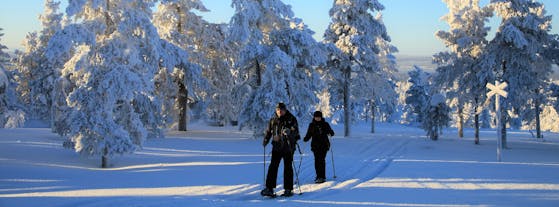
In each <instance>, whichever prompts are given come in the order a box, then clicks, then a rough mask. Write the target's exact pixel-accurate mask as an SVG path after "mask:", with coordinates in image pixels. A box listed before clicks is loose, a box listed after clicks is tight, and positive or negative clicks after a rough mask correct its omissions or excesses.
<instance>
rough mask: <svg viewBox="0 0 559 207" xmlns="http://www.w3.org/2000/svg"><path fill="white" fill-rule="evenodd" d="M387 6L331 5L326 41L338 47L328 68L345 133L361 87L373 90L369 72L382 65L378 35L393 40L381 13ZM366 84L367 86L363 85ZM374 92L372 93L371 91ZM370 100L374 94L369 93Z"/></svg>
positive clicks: (369, 2)
mask: <svg viewBox="0 0 559 207" xmlns="http://www.w3.org/2000/svg"><path fill="white" fill-rule="evenodd" d="M383 9H384V6H383V5H382V4H380V3H379V2H378V1H377V0H335V1H334V3H333V6H332V8H331V9H330V18H331V22H330V25H329V26H328V29H327V30H326V32H325V34H324V42H325V43H327V44H333V45H335V47H336V50H335V51H332V54H331V58H330V61H329V62H330V63H329V68H330V70H332V71H331V72H330V74H331V76H330V78H329V80H328V81H329V88H330V92H331V93H332V98H333V99H334V101H332V102H331V104H334V105H336V107H334V108H339V109H343V111H344V114H343V117H344V136H349V134H350V131H349V129H350V127H349V125H350V122H351V119H352V117H354V115H353V112H352V111H353V110H354V109H353V108H352V106H354V105H363V103H366V102H363V101H360V100H358V99H359V98H361V97H359V96H357V95H356V94H360V93H361V92H362V91H361V90H371V87H372V86H371V85H369V84H370V83H371V82H368V80H367V79H366V76H367V75H366V74H368V73H375V72H377V71H378V70H379V68H380V65H379V61H378V58H377V54H378V53H379V51H380V48H379V45H378V38H381V39H383V40H386V41H390V37H389V36H388V34H387V33H386V28H385V26H384V24H383V23H382V21H381V20H380V18H379V17H380V15H379V16H375V15H378V13H379V12H380V11H382V10H383ZM363 86H367V87H363ZM371 95H373V94H371ZM366 99H367V100H368V101H371V100H374V98H373V97H371V96H369V97H366Z"/></svg>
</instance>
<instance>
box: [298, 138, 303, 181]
mask: <svg viewBox="0 0 559 207" xmlns="http://www.w3.org/2000/svg"><path fill="white" fill-rule="evenodd" d="M297 149H299V157H300V159H299V168H297V174H299V173H300V172H301V165H302V164H303V155H304V153H303V152H302V151H301V147H300V146H299V143H297ZM297 182H299V181H297Z"/></svg>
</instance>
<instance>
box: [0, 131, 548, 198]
mask: <svg viewBox="0 0 559 207" xmlns="http://www.w3.org/2000/svg"><path fill="white" fill-rule="evenodd" d="M404 129H406V130H415V129H409V128H404ZM397 130H398V133H394V132H395V131H397ZM45 131H48V130H45ZM386 131H387V132H385V133H378V134H375V135H371V134H359V135H357V136H353V137H348V138H342V137H335V138H333V139H332V140H331V142H332V150H333V151H334V159H335V160H334V164H335V171H336V175H337V178H335V179H334V178H333V175H334V174H333V169H332V167H333V163H332V154H331V153H332V152H331V151H330V152H328V154H327V156H326V176H327V182H325V183H322V184H314V181H313V180H314V177H315V170H314V156H313V153H312V152H311V150H310V143H309V142H302V141H301V142H299V144H300V146H301V149H302V150H303V153H304V154H303V155H301V154H299V152H298V151H297V152H295V157H294V165H295V167H294V170H296V171H297V170H300V171H298V172H299V183H295V185H294V193H295V195H294V196H293V197H291V198H283V197H279V196H278V197H277V198H263V197H261V196H260V190H261V189H263V187H264V186H263V184H262V182H263V177H262V176H263V172H262V171H263V169H262V167H263V164H264V163H263V160H262V156H263V154H262V147H261V145H260V143H261V140H259V139H256V140H255V139H247V138H246V137H242V136H239V134H233V133H229V131H223V132H221V133H220V132H211V133H207V134H205V133H204V131H203V130H201V131H192V132H191V133H192V134H194V136H193V135H182V134H177V135H174V136H173V135H171V136H168V137H167V138H166V139H157V140H149V141H148V142H147V144H146V146H145V148H144V149H143V150H141V151H138V152H137V153H135V154H134V155H130V156H125V157H121V158H118V159H117V160H115V163H114V167H112V168H109V169H101V168H98V167H97V164H98V163H97V159H95V160H90V159H82V158H79V157H76V156H75V155H72V153H71V152H68V151H66V150H65V149H63V148H62V147H60V146H59V145H58V144H59V143H60V141H61V139H50V138H49V139H45V137H50V135H48V133H45V132H38V133H35V132H33V133H31V132H27V131H18V130H4V131H3V132H9V133H3V135H2V138H3V139H2V140H1V141H0V142H1V143H3V144H4V145H0V147H4V148H0V149H4V150H3V152H1V153H0V162H1V163H0V164H2V165H4V166H5V167H6V168H5V169H6V170H8V172H9V173H6V174H3V175H2V174H0V207H3V206H5V205H9V204H22V205H17V206H37V204H41V205H43V204H44V205H43V206H56V207H66V206H67V207H70V206H72V207H74V206H79V207H94V206H134V207H153V206H168V207H175V206H199V207H205V206H208V207H217V206H265V205H268V204H270V205H271V206H306V205H312V206H332V205H335V206H338V205H350V206H362V205H372V206H484V205H483V204H493V203H497V204H498V202H504V203H505V204H506V203H507V201H499V200H495V201H494V200H493V199H492V200H491V201H485V203H484V202H478V203H468V202H466V200H459V201H455V200H448V201H446V200H443V201H439V200H437V199H434V200H433V199H432V200H424V199H423V194H421V193H423V192H425V191H419V192H417V191H411V189H416V188H419V187H421V188H422V189H427V191H428V190H429V189H433V190H439V189H448V190H447V191H445V193H446V195H453V194H454V192H456V191H457V190H461V191H466V196H464V197H463V199H464V198H468V196H469V195H470V194H468V193H469V191H471V189H475V188H477V189H478V190H485V191H487V190H491V191H493V190H501V191H503V190H505V191H511V190H523V191H526V190H530V192H531V193H532V194H533V195H534V198H536V197H537V196H539V197H537V198H538V199H542V200H545V199H550V200H551V201H554V200H558V199H556V196H557V195H559V191H557V189H559V183H558V182H555V181H554V179H551V183H546V181H548V182H549V181H550V180H542V179H532V178H527V179H519V178H517V177H515V175H508V176H495V175H493V176H494V177H495V178H493V176H490V177H479V178H478V177H470V176H464V175H462V177H460V175H461V174H458V175H456V176H457V177H456V178H455V177H452V176H451V177H446V176H441V175H442V174H441V175H430V176H425V175H422V174H421V173H419V174H420V175H422V176H419V177H414V176H415V174H414V175H412V176H410V177H409V178H407V177H406V176H407V175H408V174H407V173H406V172H404V173H402V174H404V176H403V177H399V176H395V177H394V174H395V172H396V175H400V174H399V172H400V171H398V170H401V169H407V168H406V167H409V166H410V164H411V165H415V164H413V163H419V162H421V163H427V165H431V166H437V165H440V164H437V163H439V162H440V163H441V164H442V163H444V164H445V166H446V167H447V168H450V169H453V168H452V167H453V166H456V165H464V166H470V167H471V166H479V165H482V166H483V168H482V167H478V168H475V169H484V170H485V169H486V168H487V166H488V165H497V166H494V167H493V168H495V169H498V168H502V167H508V168H510V169H518V170H519V171H518V173H524V171H523V170H525V169H524V168H518V167H515V166H516V165H518V164H522V165H530V166H532V165H533V166H534V167H539V168H538V169H543V170H547V171H544V172H546V173H547V174H546V176H548V177H549V176H550V174H552V173H551V172H549V169H553V168H556V167H557V166H559V164H558V163H557V161H556V159H554V158H552V157H553V156H554V155H556V153H555V149H557V144H556V142H549V143H535V144H534V145H516V146H515V147H516V148H514V149H515V152H519V153H522V152H524V151H535V150H538V153H545V154H544V155H549V156H543V155H542V157H544V158H545V157H550V156H551V157H550V159H547V160H545V161H543V162H534V161H535V160H540V157H535V158H537V159H526V160H524V159H518V157H519V156H518V155H514V154H513V152H512V151H510V152H509V151H505V153H506V154H505V155H506V156H505V158H506V159H507V160H509V159H510V160H511V161H512V160H513V158H514V159H515V160H516V161H514V162H510V161H509V162H505V163H500V162H494V161H492V160H493V159H484V158H480V157H476V156H477V155H468V156H461V155H462V154H464V152H469V151H472V150H473V151H472V152H479V153H486V152H487V150H486V149H490V152H491V153H489V154H484V155H483V157H491V158H493V157H494V155H493V150H494V147H493V145H491V146H489V145H488V144H485V143H486V142H488V141H487V140H484V145H479V146H469V145H466V143H470V140H461V141H460V140H457V139H446V140H442V141H440V142H439V143H431V142H429V140H426V139H425V138H424V137H423V136H419V135H418V134H419V133H417V132H415V131H402V130H401V129H400V128H398V129H396V130H390V131H389V130H386ZM18 133H19V135H18ZM27 133H29V135H32V136H28V135H27ZM420 133H422V132H421V131H420ZM42 134H47V135H46V136H42ZM517 136H518V135H517ZM214 137H215V138H214ZM515 139H517V138H515ZM520 141H521V142H525V141H523V140H522V138H521V139H520ZM459 142H460V143H459ZM515 142H518V139H517V141H514V140H513V142H512V143H515ZM536 144H537V145H536ZM449 146H451V147H450V148H448V147H449ZM457 146H459V147H457ZM33 149H34V150H36V151H30V150H33ZM270 150H271V147H270V146H269V145H268V147H267V151H266V170H267V168H268V167H269V162H270V159H271V157H270V156H271V154H270ZM542 150H543V151H542ZM410 153H411V154H410ZM418 153H419V154H420V155H422V156H421V157H417V158H416V157H413V156H410V155H417V154H418ZM431 154H434V155H435V156H432V155H431ZM21 155H25V156H21ZM440 155H442V156H440ZM449 155H451V156H454V158H452V159H446V158H443V157H445V156H449ZM480 156H481V155H480ZM513 156H514V157H513ZM538 156H540V155H538ZM471 157H473V158H471ZM522 157H524V155H522ZM301 158H302V159H303V160H302V162H301ZM533 160H534V161H533ZM299 165H300V166H299ZM447 168H441V169H447ZM416 169H422V168H421V167H420V168H416ZM394 170H396V171H394ZM458 170H460V169H458ZM526 170H527V169H526ZM228 171H230V172H228ZM526 172H528V171H526ZM37 173H39V174H37ZM41 173H45V175H42V174H41ZM228 173H230V174H228ZM455 173H456V172H455ZM485 173H489V175H491V174H492V173H490V172H485ZM59 174H63V175H59ZM387 174H388V176H387ZM223 175H229V176H223ZM294 175H295V173H294ZM526 175H529V174H526ZM215 176H218V177H217V179H214V178H216V177H215ZM391 176H392V177H391ZM86 177H89V178H87V179H93V180H95V179H100V178H108V180H106V181H103V180H99V182H90V181H85V180H86ZM404 178H405V179H404ZM152 179H153V180H152ZM406 179H409V180H406ZM547 179H549V178H547ZM294 180H295V182H296V177H295V178H294ZM449 180H450V181H449ZM453 180H458V181H453ZM277 183H278V186H277V188H276V189H275V191H276V194H278V195H280V194H282V193H283V163H282V164H280V168H279V170H278V178H277ZM389 184H391V185H389ZM520 184H523V185H520ZM394 185H396V186H394ZM417 186H419V187H417ZM392 187H397V188H392ZM367 188H368V189H372V188H375V190H373V193H375V194H376V195H377V196H378V195H380V196H378V197H375V198H374V199H367V198H363V196H362V195H368V194H364V189H367ZM398 188H400V189H402V190H404V191H407V192H415V193H417V194H416V195H412V197H411V199H410V198H408V200H406V201H401V202H400V200H397V199H392V198H391V197H389V198H385V197H384V196H383V193H384V195H386V194H388V195H391V194H390V193H392V192H393V190H395V189H398ZM379 189H382V191H378V190H379ZM299 190H301V191H302V193H303V194H302V195H298V194H299V192H300V191H299ZM538 190H539V191H542V190H547V191H548V192H538ZM501 191H499V192H496V193H494V194H484V195H485V196H489V197H488V198H506V197H498V194H500V193H502V192H501ZM355 192H357V193H358V195H356V196H355V198H357V199H352V197H351V195H353V194H354V193H355ZM489 193H491V192H489ZM434 194H436V195H437V196H439V192H434ZM428 195H430V194H428ZM510 195H511V194H510V193H509V194H506V196H510ZM344 196H350V197H349V199H348V198H346V197H344ZM341 197H344V198H342V199H340V198H341ZM361 199H363V200H361ZM358 200H361V201H358ZM51 201H52V202H51ZM509 203H510V201H509ZM540 203H541V202H540ZM548 203H549V202H548ZM476 204H480V205H476ZM544 204H545V202H544ZM9 206H13V205H9Z"/></svg>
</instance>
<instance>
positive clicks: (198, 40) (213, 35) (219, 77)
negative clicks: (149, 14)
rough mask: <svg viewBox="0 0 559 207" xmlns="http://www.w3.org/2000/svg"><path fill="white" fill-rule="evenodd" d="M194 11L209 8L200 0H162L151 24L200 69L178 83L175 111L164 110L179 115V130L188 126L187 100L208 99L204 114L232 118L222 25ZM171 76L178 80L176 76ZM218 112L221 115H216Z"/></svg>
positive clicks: (228, 67)
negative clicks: (184, 51)
mask: <svg viewBox="0 0 559 207" xmlns="http://www.w3.org/2000/svg"><path fill="white" fill-rule="evenodd" d="M195 11H198V12H208V11H209V10H208V9H206V7H205V6H204V5H203V3H202V2H201V1H199V0H164V1H162V2H161V4H160V5H159V6H158V9H157V12H156V13H155V15H154V24H155V25H156V26H157V28H158V32H159V34H160V35H161V36H162V38H163V39H165V40H167V41H169V42H171V43H172V44H174V45H177V46H179V47H180V48H182V49H184V50H186V51H187V52H188V54H189V56H188V61H189V62H191V63H193V64H196V65H198V66H200V68H201V72H202V74H192V75H189V77H191V78H189V79H188V82H186V85H185V84H181V83H180V82H179V84H178V85H177V87H178V90H179V91H183V92H182V93H181V94H177V95H176V96H177V97H178V98H179V99H180V100H177V104H176V106H177V107H175V108H174V110H170V111H168V112H167V113H166V114H169V115H170V116H173V115H178V117H175V119H176V120H178V130H179V131H186V129H187V127H186V122H187V121H186V119H187V117H186V115H187V111H186V110H187V109H188V107H187V105H186V104H187V100H189V102H191V103H206V104H208V103H207V102H209V105H208V109H207V110H206V111H207V114H208V115H207V116H209V117H221V118H218V121H220V122H225V120H229V119H231V117H232V114H231V113H230V112H231V111H232V107H233V105H232V104H231V99H229V98H228V96H227V94H230V92H229V91H228V89H230V88H231V87H232V85H233V83H232V81H233V78H232V74H231V70H230V68H231V64H232V63H230V59H231V58H228V55H229V54H231V53H232V52H231V50H230V48H229V47H227V45H226V44H225V43H224V40H225V29H224V28H225V25H223V24H212V23H209V22H207V21H205V20H204V19H203V18H202V17H201V16H199V15H197V14H196V13H195ZM202 75H203V76H202ZM174 79H175V80H180V79H179V78H178V77H174ZM206 79H207V80H208V81H209V84H210V85H211V86H212V87H211V88H210V87H209V86H208V83H207V82H206ZM210 89H211V90H210ZM174 96H175V95H174V94H173V97H174ZM210 99H211V100H210ZM198 113H200V112H198ZM218 114H220V115H224V116H217V115H218ZM177 118H178V119H177Z"/></svg>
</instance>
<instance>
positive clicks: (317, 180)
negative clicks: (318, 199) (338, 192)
mask: <svg viewBox="0 0 559 207" xmlns="http://www.w3.org/2000/svg"><path fill="white" fill-rule="evenodd" d="M314 182H315V183H324V182H326V179H324V178H317V179H316V180H315V181H314Z"/></svg>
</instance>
